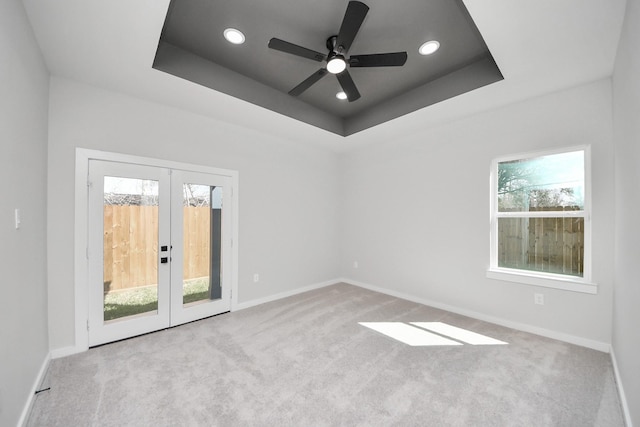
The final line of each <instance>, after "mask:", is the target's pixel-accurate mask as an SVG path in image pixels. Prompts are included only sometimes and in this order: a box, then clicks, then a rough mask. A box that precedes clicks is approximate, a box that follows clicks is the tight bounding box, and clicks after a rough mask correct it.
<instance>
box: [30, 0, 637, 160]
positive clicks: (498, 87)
mask: <svg viewBox="0 0 640 427" xmlns="http://www.w3.org/2000/svg"><path fill="white" fill-rule="evenodd" d="M23 2H24V4H25V8H26V10H27V13H28V15H29V19H30V20H31V23H32V26H33V28H34V31H35V34H36V37H37V40H38V42H39V44H40V46H41V49H42V52H43V55H44V57H45V61H46V63H47V66H48V67H49V70H50V72H51V74H53V75H55V76H60V77H66V78H70V79H73V80H77V81H80V82H84V83H88V84H91V85H95V86H98V87H101V88H105V89H108V90H112V91H115V92H120V93H124V94H129V95H132V96H135V97H138V98H142V99H146V100H150V101H153V102H159V103H162V104H166V105H169V106H173V107H177V108H180V109H184V110H188V111H191V112H194V113H196V114H201V115H206V116H209V117H213V118H216V119H218V120H223V121H226V122H230V123H234V124H237V125H239V126H243V127H245V128H246V127H248V128H251V129H253V130H256V131H259V132H265V133H268V134H272V135H275V136H279V137H283V138H287V139H291V140H295V141H299V140H300V139H301V138H300V135H304V137H303V138H302V139H303V141H304V142H305V143H314V144H319V145H321V146H325V147H327V148H330V149H334V150H336V151H341V150H344V149H349V148H352V147H358V146H362V145H363V144H368V143H371V142H376V141H381V140H384V139H386V138H388V137H390V136H393V137H394V138H402V137H404V136H407V135H410V134H413V133H415V132H417V131H419V130H420V129H424V127H425V126H430V125H436V124H438V123H440V122H443V121H450V120H453V119H456V118H458V117H462V116H465V115H468V114H474V113H478V112H481V111H485V110H488V109H491V108H495V107H498V106H502V105H506V104H509V103H512V102H516V101H519V100H523V99H526V98H530V97H533V96H537V95H542V94H545V93H550V92H554V91H557V90H561V89H564V88H568V87H572V86H576V85H579V84H582V83H586V82H590V81H594V80H597V79H600V78H604V77H608V76H610V75H611V74H612V71H613V64H614V61H615V55H616V50H617V44H618V39H619V36H620V29H621V27H622V21H623V17H624V9H625V5H626V0H536V1H531V0H528V1H525V0H489V1H482V2H479V1H471V0H464V3H465V5H466V6H467V8H468V10H469V13H470V14H471V16H472V18H473V19H474V21H475V23H476V25H477V27H478V29H479V30H480V33H481V34H482V36H483V37H484V40H485V42H486V43H487V45H488V47H489V49H490V50H491V53H492V54H493V57H494V59H495V61H496V63H497V64H498V66H499V67H500V70H501V71H502V73H503V75H504V80H503V81H501V82H498V83H494V84H492V85H489V86H485V87H483V88H480V89H477V90H475V91H472V92H469V93H467V94H464V95H460V96H458V97H455V98H452V99H449V100H447V101H444V102H440V103H438V104H435V105H432V106H429V107H426V108H423V109H421V110H418V111H416V112H414V113H411V114H408V115H406V116H403V117H400V118H398V119H395V120H392V121H390V122H387V123H384V124H381V125H378V126H376V127H374V128H371V129H368V130H366V131H362V132H359V133H357V134H354V135H351V136H349V137H346V138H344V137H341V136H338V135H335V134H332V133H330V132H327V131H324V130H321V129H318V128H316V127H314V126H311V125H308V124H305V123H301V122H299V121H297V120H294V119H291V118H288V117H285V116H283V115H280V114H278V113H274V112H272V111H269V110H266V109H264V108H262V107H258V106H256V105H253V104H250V103H247V102H245V101H241V100H239V99H236V98H233V97H230V96H228V95H225V94H222V93H219V92H215V91H212V90H211V89H208V88H206V87H203V86H199V85H197V84H194V83H191V82H188V81H186V80H183V79H180V78H177V77H173V76H171V75H169V74H166V73H163V72H160V71H158V70H155V69H153V68H151V65H152V63H153V59H154V55H155V53H156V48H157V46H158V40H159V37H160V32H161V30H162V25H163V23H164V19H165V15H166V12H167V8H168V5H169V0H109V1H105V0H102V1H98V0H56V1H43V0H23ZM345 4H346V0H345Z"/></svg>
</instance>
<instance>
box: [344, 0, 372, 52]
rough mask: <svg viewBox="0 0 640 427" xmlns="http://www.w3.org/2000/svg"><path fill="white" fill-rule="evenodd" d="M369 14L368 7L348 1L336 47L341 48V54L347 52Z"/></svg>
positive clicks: (357, 2)
mask: <svg viewBox="0 0 640 427" xmlns="http://www.w3.org/2000/svg"><path fill="white" fill-rule="evenodd" d="M367 12H369V6H367V5H366V4H364V3H362V2H359V1H350V2H349V5H348V6H347V11H346V13H345V14H344V19H343V20H342V25H341V26H340V32H338V40H337V42H336V47H338V46H342V49H343V52H347V51H348V50H349V48H350V47H351V43H353V39H355V38H356V34H358V30H359V29H360V26H361V25H362V22H363V21H364V18H365V16H367Z"/></svg>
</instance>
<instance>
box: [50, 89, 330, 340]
mask: <svg viewBox="0 0 640 427" xmlns="http://www.w3.org/2000/svg"><path fill="white" fill-rule="evenodd" d="M50 96H51V115H50V131H49V173H48V182H49V190H48V191H49V197H50V198H51V200H54V199H55V200H56V203H51V204H50V206H49V212H48V237H49V251H50V252H49V253H50V254H52V255H51V256H50V262H49V295H50V298H49V311H50V313H52V315H51V316H50V318H49V325H50V340H51V348H52V349H59V348H64V347H67V346H73V345H74V314H73V313H74V294H73V289H74V284H73V280H72V278H73V274H74V261H73V253H74V248H73V233H74V192H73V191H74V190H73V186H74V161H75V148H76V147H83V148H89V149H97V150H103V151H112V152H118V153H126V154H132V155H138V156H145V157H153V158H158V159H168V160H174V161H179V162H186V163H192V164H197V165H206V166H214V167H219V168H225V169H233V170H238V171H239V173H240V182H239V186H240V192H239V194H240V198H239V203H240V207H239V213H240V218H239V233H240V235H239V239H240V242H239V250H240V253H239V302H240V303H242V302H246V301H250V300H253V299H258V298H262V297H266V296H269V295H274V294H278V293H281V292H287V291H291V290H294V289H296V288H300V287H302V286H306V285H313V284H316V283H320V282H324V281H327V280H332V279H335V278H336V277H338V274H337V265H338V256H337V252H336V246H337V237H336V233H337V219H338V218H337V211H336V207H335V203H334V201H335V194H336V191H337V189H338V178H337V161H336V154H334V153H330V152H328V151H327V150H320V149H317V148H314V147H313V146H309V145H308V144H305V142H304V136H303V135H302V137H301V141H299V142H297V143H294V142H291V141H285V140H281V139H274V138H272V137H269V136H265V135H261V134H258V133H255V132H252V131H249V130H246V129H243V128H240V127H236V126H232V125H228V124H224V123H222V122H218V121H215V120H213V119H210V118H205V117H202V116H197V115H194V114H191V113H188V112H184V111H181V110H177V109H173V108H170V107H165V106H162V105H159V104H154V103H150V102H146V101H142V100H139V99H136V98H131V97H128V96H124V95H119V94H115V93H113V92H107V91H103V90H100V89H96V88H93V87H90V86H86V85H83V84H79V83H74V82H71V81H68V80H63V79H58V78H54V79H52V82H51V95H50ZM54 254H55V256H54ZM253 273H259V274H260V281H259V282H258V283H253Z"/></svg>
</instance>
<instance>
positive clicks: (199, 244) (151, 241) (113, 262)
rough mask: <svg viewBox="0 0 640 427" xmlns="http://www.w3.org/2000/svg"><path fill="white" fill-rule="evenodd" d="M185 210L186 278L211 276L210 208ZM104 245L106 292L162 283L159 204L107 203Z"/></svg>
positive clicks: (184, 273)
mask: <svg viewBox="0 0 640 427" xmlns="http://www.w3.org/2000/svg"><path fill="white" fill-rule="evenodd" d="M183 209H184V211H183V212H184V215H183V237H184V242H185V243H184V249H183V250H184V252H183V255H184V259H183V278H184V279H185V280H187V279H193V278H196V277H204V276H209V252H210V246H209V245H210V242H209V240H210V238H209V236H210V229H209V227H210V213H211V212H210V208H209V207H207V206H204V207H192V206H185V207H184V208H183ZM167 244H168V242H167ZM103 247H104V270H103V280H104V291H105V292H108V291H113V290H119V289H128V288H134V287H139V286H147V285H153V284H156V283H158V206H119V205H105V206H104V240H103ZM167 256H169V253H167Z"/></svg>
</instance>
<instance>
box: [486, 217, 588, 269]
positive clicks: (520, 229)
mask: <svg viewBox="0 0 640 427" xmlns="http://www.w3.org/2000/svg"><path fill="white" fill-rule="evenodd" d="M583 258H584V218H580V217H567V218H499V220H498V266H500V267H507V268H520V269H525V270H535V271H544V272H548V273H560V274H570V275H575V276H582V274H583V270H584V259H583Z"/></svg>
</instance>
